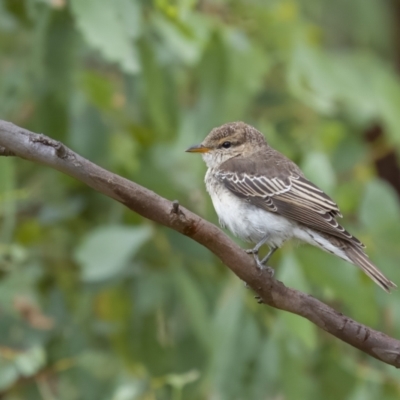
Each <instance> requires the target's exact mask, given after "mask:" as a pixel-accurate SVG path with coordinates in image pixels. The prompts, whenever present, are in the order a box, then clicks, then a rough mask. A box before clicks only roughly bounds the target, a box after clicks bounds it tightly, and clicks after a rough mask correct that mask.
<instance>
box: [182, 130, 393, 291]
mask: <svg viewBox="0 0 400 400" xmlns="http://www.w3.org/2000/svg"><path fill="white" fill-rule="evenodd" d="M186 151H187V152H189V153H201V155H202V157H203V160H204V162H205V163H206V166H207V172H206V175H205V184H206V189H207V191H208V193H209V195H210V197H211V200H212V203H213V206H214V208H215V211H216V213H217V215H218V217H219V223H220V225H221V226H222V227H223V228H227V229H228V230H229V231H231V232H232V233H233V234H234V235H235V236H237V237H239V238H240V239H242V240H244V241H246V242H250V243H254V244H255V246H254V247H253V248H252V249H249V250H247V252H248V253H250V254H253V256H254V258H255V261H256V264H257V266H258V267H259V268H268V269H270V267H268V266H267V265H266V264H267V262H268V261H269V259H270V257H271V256H272V254H273V253H274V252H275V251H276V250H277V249H278V248H280V247H282V245H283V244H284V243H285V242H286V241H287V240H290V239H295V240H297V241H300V242H305V243H308V244H311V245H313V246H316V247H318V248H320V249H322V250H324V251H326V252H328V253H331V254H333V255H335V256H338V257H339V258H341V259H343V260H345V261H348V262H350V263H352V264H354V265H356V266H357V267H359V268H360V269H361V270H362V271H364V272H365V274H367V275H368V276H369V277H370V278H371V279H372V280H373V281H374V282H375V283H376V284H378V285H379V286H380V287H381V288H382V289H384V290H385V291H386V292H390V290H391V289H392V288H395V287H396V285H395V284H394V283H393V282H392V281H390V280H389V279H388V278H386V276H385V275H384V274H383V273H382V272H381V271H380V270H379V269H378V268H377V267H376V266H375V265H374V264H373V263H372V262H371V261H370V259H369V258H368V256H367V254H366V253H365V251H364V248H365V246H364V245H363V244H362V243H361V242H360V241H359V240H358V239H357V238H356V237H354V236H353V235H351V234H350V233H349V232H348V231H347V230H346V229H345V228H343V227H342V226H341V225H340V224H339V223H338V221H337V219H338V218H341V217H342V214H341V213H340V210H339V207H338V205H337V204H336V203H335V202H334V201H333V200H332V199H331V198H330V197H329V196H328V195H327V194H326V193H324V191H322V190H321V189H320V188H319V187H317V186H316V185H314V184H313V183H312V182H311V181H309V180H308V179H307V178H306V177H305V175H304V174H303V172H302V171H301V169H300V168H299V167H298V166H297V165H296V164H295V163H294V162H293V161H291V160H290V159H289V158H287V157H286V156H284V155H283V154H281V153H280V152H278V151H277V150H275V149H273V148H272V147H271V146H270V145H269V144H268V143H267V141H266V139H265V137H264V136H263V134H262V133H261V132H259V131H258V130H257V129H256V128H254V127H253V126H250V125H248V124H246V123H244V122H231V123H226V124H224V125H222V126H220V127H217V128H214V129H213V130H212V131H211V132H210V133H209V134H208V135H207V136H206V138H205V139H204V140H203V142H202V143H200V144H197V145H194V146H191V147H189V148H188V149H187V150H186ZM263 245H267V246H268V247H269V252H268V254H267V255H266V256H265V257H264V258H262V259H261V260H260V259H259V255H258V253H259V250H260V248H261V247H262V246H263Z"/></svg>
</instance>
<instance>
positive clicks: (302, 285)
mask: <svg viewBox="0 0 400 400" xmlns="http://www.w3.org/2000/svg"><path fill="white" fill-rule="evenodd" d="M277 275H278V277H279V280H282V282H284V283H285V285H287V286H290V287H295V288H296V289H299V290H301V291H303V292H309V285H308V283H307V281H306V280H305V278H304V275H303V271H302V269H301V266H300V264H299V263H298V262H297V260H296V258H295V257H294V256H293V255H292V254H290V253H286V254H285V255H284V257H283V259H282V262H281V264H280V268H279V271H278V273H277ZM281 317H282V321H283V322H284V324H285V328H286V329H285V331H287V332H290V334H291V335H293V336H294V337H296V338H297V339H298V340H299V341H300V342H301V343H302V344H304V345H305V346H306V347H307V348H309V349H313V348H315V346H316V344H317V334H316V328H315V326H314V325H313V324H312V323H311V322H310V321H308V320H306V319H305V318H303V317H299V316H298V315H295V314H291V313H283V314H282V316H281Z"/></svg>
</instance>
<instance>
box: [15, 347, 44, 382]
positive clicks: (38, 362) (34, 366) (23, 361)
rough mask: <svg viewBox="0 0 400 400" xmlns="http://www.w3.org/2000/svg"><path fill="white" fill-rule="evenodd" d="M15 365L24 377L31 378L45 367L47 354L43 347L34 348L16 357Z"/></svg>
mask: <svg viewBox="0 0 400 400" xmlns="http://www.w3.org/2000/svg"><path fill="white" fill-rule="evenodd" d="M14 363H15V366H16V367H17V368H18V371H19V373H20V374H21V375H22V376H25V377H27V376H31V375H34V374H35V373H36V372H37V371H38V370H39V369H40V368H42V367H43V366H44V365H45V363H46V353H45V351H44V349H43V348H42V347H32V348H31V349H29V350H28V351H26V352H23V353H22V354H21V355H19V356H18V357H16V359H15V361H14Z"/></svg>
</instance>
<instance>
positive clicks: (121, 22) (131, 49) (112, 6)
mask: <svg viewBox="0 0 400 400" xmlns="http://www.w3.org/2000/svg"><path fill="white" fill-rule="evenodd" d="M70 4H71V10H72V12H73V14H74V15H75V18H76V23H77V26H78V28H79V29H80V31H81V32H82V34H83V36H84V37H85V39H86V41H87V42H88V43H89V44H90V45H92V46H93V47H95V48H96V49H98V50H100V51H101V53H102V54H103V56H104V57H105V58H106V59H107V60H109V61H112V62H117V63H119V64H120V66H121V68H122V69H123V70H124V71H125V72H127V73H132V74H136V73H137V72H139V70H140V65H139V61H138V57H137V53H136V48H135V45H134V43H133V41H132V40H131V37H132V36H137V32H135V31H132V29H127V23H126V18H127V16H126V15H127V13H129V12H131V11H132V10H131V8H132V5H130V4H129V2H128V1H126V0H117V1H111V0H85V1H81V0H72V1H71V3H70ZM137 12H138V10H135V12H134V13H133V14H132V18H135V14H136V13H137ZM134 22H135V21H134V20H133V22H132V23H134ZM136 22H137V21H136ZM137 23H138V22H137Z"/></svg>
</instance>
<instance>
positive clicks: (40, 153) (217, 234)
mask: <svg viewBox="0 0 400 400" xmlns="http://www.w3.org/2000/svg"><path fill="white" fill-rule="evenodd" d="M0 155H15V156H17V157H20V158H24V159H26V160H29V161H33V162H36V163H40V164H44V165H47V166H49V167H51V168H54V169H57V170H58V171H61V172H63V173H65V174H67V175H70V176H72V177H74V178H76V179H78V180H79V181H81V182H84V183H85V184H87V185H88V186H90V187H91V188H93V189H95V190H97V191H98V192H100V193H103V194H105V195H106V196H109V197H111V198H113V199H115V200H117V201H119V202H120V203H122V204H124V205H125V206H126V207H128V208H129V209H131V210H132V211H134V212H136V213H138V214H140V215H142V216H143V217H145V218H148V219H150V220H152V221H155V222H157V223H160V224H162V225H165V226H167V227H169V228H171V229H174V230H176V231H178V232H180V233H182V234H183V235H186V236H188V237H190V238H192V239H193V240H195V241H196V242H198V243H200V244H202V245H203V246H205V247H207V248H208V249H209V250H210V251H212V252H213V253H214V254H215V255H216V256H217V257H218V258H219V259H220V260H221V261H222V262H223V263H224V264H225V265H226V266H227V267H228V268H230V269H231V270H232V271H233V272H234V273H235V274H236V275H237V276H238V277H239V278H240V279H242V280H243V281H245V282H246V283H247V284H248V285H249V286H250V287H251V288H252V289H253V290H254V291H255V292H256V293H257V294H258V295H259V296H260V298H261V299H262V301H263V302H264V303H265V304H268V305H269V306H271V307H274V308H278V309H280V310H284V311H288V312H291V313H294V314H297V315H300V316H302V317H304V318H307V319H308V320H309V321H311V322H312V323H314V324H315V325H317V326H318V327H319V328H321V329H323V330H325V331H326V332H328V333H330V334H332V335H333V336H335V337H337V338H338V339H340V340H342V341H344V342H346V343H348V344H350V345H351V346H354V347H356V348H357V349H359V350H361V351H363V352H365V353H367V354H369V355H370V356H372V357H374V358H376V359H378V360H380V361H383V362H385V363H387V364H390V365H393V366H395V367H397V368H399V367H400V341H399V340H396V339H394V338H391V337H389V336H387V335H385V334H384V333H382V332H379V331H376V330H373V329H371V328H369V327H368V326H365V325H362V324H360V323H358V322H357V321H354V320H352V319H351V318H349V317H346V316H344V315H343V314H341V313H339V312H337V311H335V310H334V309H333V308H331V307H329V306H327V305H326V304H324V303H322V302H321V301H319V300H317V299H315V298H314V297H312V296H310V295H308V294H305V293H302V292H300V291H298V290H295V289H290V288H287V287H286V286H285V285H284V284H283V283H282V282H279V281H277V280H276V279H274V278H272V277H271V276H270V275H269V273H268V272H267V271H261V270H259V269H258V268H257V267H256V265H255V262H254V260H253V258H252V257H251V256H249V255H248V254H246V252H244V251H243V249H241V248H240V247H239V246H238V245H236V244H235V243H234V242H233V241H232V240H231V239H229V237H228V236H227V235H225V233H223V232H222V230H221V229H219V228H217V227H216V226H215V225H213V224H211V223H210V222H207V221H205V220H204V219H202V218H200V217H199V216H198V215H196V214H194V213H192V212H191V211H189V210H187V209H186V208H184V207H181V206H180V205H179V203H177V202H171V201H169V200H167V199H164V198H163V197H160V196H158V195H157V194H156V193H154V192H152V191H151V190H148V189H146V188H144V187H142V186H140V185H138V184H136V183H134V182H131V181H129V180H127V179H125V178H122V177H121V176H118V175H115V174H113V173H111V172H109V171H107V170H105V169H103V168H101V167H99V166H97V165H96V164H93V163H92V162H90V161H88V160H86V159H85V158H83V157H81V156H80V155H78V154H76V153H74V152H73V151H72V150H70V149H69V148H67V147H66V146H64V145H63V144H62V143H60V142H58V141H55V140H53V139H51V138H49V137H47V136H44V135H39V134H36V133H33V132H30V131H28V130H26V129H23V128H20V127H18V126H16V125H14V124H12V123H10V122H6V121H2V120H0Z"/></svg>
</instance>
